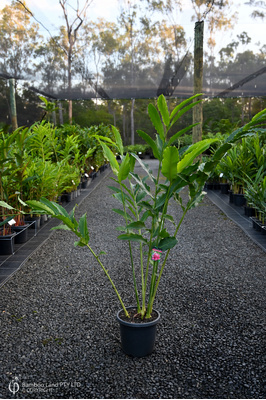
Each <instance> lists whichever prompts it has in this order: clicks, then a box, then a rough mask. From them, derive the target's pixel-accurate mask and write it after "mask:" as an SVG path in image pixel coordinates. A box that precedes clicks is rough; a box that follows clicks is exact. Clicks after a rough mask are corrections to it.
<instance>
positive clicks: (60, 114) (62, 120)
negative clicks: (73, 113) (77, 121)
mask: <svg viewBox="0 0 266 400" xmlns="http://www.w3.org/2000/svg"><path fill="white" fill-rule="evenodd" d="M58 112H59V124H60V125H63V123H64V118H63V109H62V103H61V101H59V102H58Z"/></svg>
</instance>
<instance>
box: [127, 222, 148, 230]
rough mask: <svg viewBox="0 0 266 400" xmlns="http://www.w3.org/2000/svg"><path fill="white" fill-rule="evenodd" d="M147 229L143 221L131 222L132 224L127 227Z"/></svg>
mask: <svg viewBox="0 0 266 400" xmlns="http://www.w3.org/2000/svg"><path fill="white" fill-rule="evenodd" d="M143 228H145V224H144V222H142V221H135V222H131V224H128V225H127V229H143Z"/></svg>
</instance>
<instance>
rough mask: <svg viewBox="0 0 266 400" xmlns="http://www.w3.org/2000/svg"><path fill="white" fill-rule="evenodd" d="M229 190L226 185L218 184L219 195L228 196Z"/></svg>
mask: <svg viewBox="0 0 266 400" xmlns="http://www.w3.org/2000/svg"><path fill="white" fill-rule="evenodd" d="M229 188H230V186H229V184H228V183H220V189H221V194H228V191H229Z"/></svg>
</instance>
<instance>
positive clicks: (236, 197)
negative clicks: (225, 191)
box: [233, 193, 246, 207]
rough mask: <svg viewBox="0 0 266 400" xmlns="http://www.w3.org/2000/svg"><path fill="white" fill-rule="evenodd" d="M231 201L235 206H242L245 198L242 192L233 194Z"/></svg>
mask: <svg viewBox="0 0 266 400" xmlns="http://www.w3.org/2000/svg"><path fill="white" fill-rule="evenodd" d="M233 202H234V205H235V206H238V207H242V206H244V205H245V204H246V198H245V196H244V195H243V194H237V193H234V194H233Z"/></svg>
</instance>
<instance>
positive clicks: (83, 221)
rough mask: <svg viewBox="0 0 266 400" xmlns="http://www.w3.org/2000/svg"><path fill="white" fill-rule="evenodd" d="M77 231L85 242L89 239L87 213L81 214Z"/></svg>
mask: <svg viewBox="0 0 266 400" xmlns="http://www.w3.org/2000/svg"><path fill="white" fill-rule="evenodd" d="M79 231H80V233H81V235H82V238H83V239H84V241H85V242H86V243H88V241H89V240H90V235H89V231H88V227H87V214H83V215H82V217H80V219H79Z"/></svg>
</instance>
